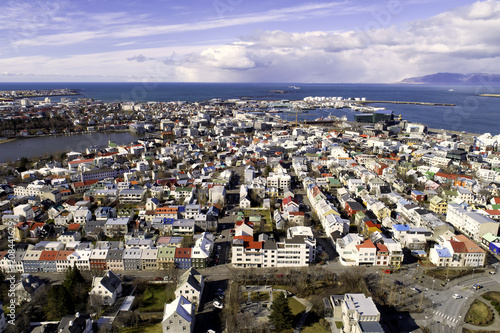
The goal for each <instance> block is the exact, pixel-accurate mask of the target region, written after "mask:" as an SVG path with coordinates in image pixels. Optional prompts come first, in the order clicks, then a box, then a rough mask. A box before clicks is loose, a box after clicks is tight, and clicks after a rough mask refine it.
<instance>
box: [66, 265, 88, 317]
mask: <svg viewBox="0 0 500 333" xmlns="http://www.w3.org/2000/svg"><path fill="white" fill-rule="evenodd" d="M62 286H63V288H64V289H65V290H66V291H67V292H68V294H69V297H70V300H71V303H72V304H73V305H74V307H75V308H76V309H77V310H83V308H84V307H85V304H86V303H87V298H88V292H89V289H90V286H89V284H88V283H87V282H86V281H85V278H84V277H83V275H82V273H81V272H80V270H79V269H78V267H76V266H73V267H72V268H71V267H70V268H68V270H67V271H66V276H65V277H64V281H63V282H62Z"/></svg>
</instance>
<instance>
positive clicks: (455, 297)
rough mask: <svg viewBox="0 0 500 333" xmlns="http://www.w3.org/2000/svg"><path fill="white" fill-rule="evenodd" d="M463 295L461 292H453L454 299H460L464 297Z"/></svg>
mask: <svg viewBox="0 0 500 333" xmlns="http://www.w3.org/2000/svg"><path fill="white" fill-rule="evenodd" d="M462 297H463V296H462V295H460V294H453V298H454V299H459V298H462Z"/></svg>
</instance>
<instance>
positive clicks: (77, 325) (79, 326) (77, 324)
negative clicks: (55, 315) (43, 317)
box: [56, 312, 93, 333]
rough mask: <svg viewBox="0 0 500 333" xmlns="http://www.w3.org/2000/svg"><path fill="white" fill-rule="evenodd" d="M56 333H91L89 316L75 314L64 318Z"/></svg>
mask: <svg viewBox="0 0 500 333" xmlns="http://www.w3.org/2000/svg"><path fill="white" fill-rule="evenodd" d="M56 332H58V333H76V332H78V333H92V332H93V330H92V319H91V318H90V315H84V314H80V313H79V312H77V313H76V314H75V315H70V316H64V317H63V318H62V319H61V321H60V322H59V326H58V327H57V331H56Z"/></svg>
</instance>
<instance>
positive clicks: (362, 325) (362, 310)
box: [334, 294, 384, 333]
mask: <svg viewBox="0 0 500 333" xmlns="http://www.w3.org/2000/svg"><path fill="white" fill-rule="evenodd" d="M337 306H338V307H340V308H341V311H342V312H341V321H342V323H343V324H344V328H343V331H342V332H343V333H360V332H373V333H379V332H380V333H383V332H384V329H383V328H382V326H381V325H380V322H379V321H380V312H379V311H378V309H377V306H376V305H375V303H374V302H373V300H372V298H371V297H366V296H365V295H364V294H345V295H344V299H343V300H342V302H340V304H338V305H337ZM334 312H338V311H335V310H334Z"/></svg>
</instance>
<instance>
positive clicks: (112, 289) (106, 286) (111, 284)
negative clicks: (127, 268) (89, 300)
mask: <svg viewBox="0 0 500 333" xmlns="http://www.w3.org/2000/svg"><path fill="white" fill-rule="evenodd" d="M121 293H122V281H121V279H120V278H119V277H118V275H116V274H115V273H113V272H112V271H107V272H106V274H105V275H104V276H103V277H97V276H94V278H93V279H92V290H91V291H90V292H89V294H90V296H94V297H96V298H97V299H98V300H99V301H100V302H101V303H102V304H103V305H113V304H114V303H115V302H116V299H117V297H118V296H120V295H121Z"/></svg>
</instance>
